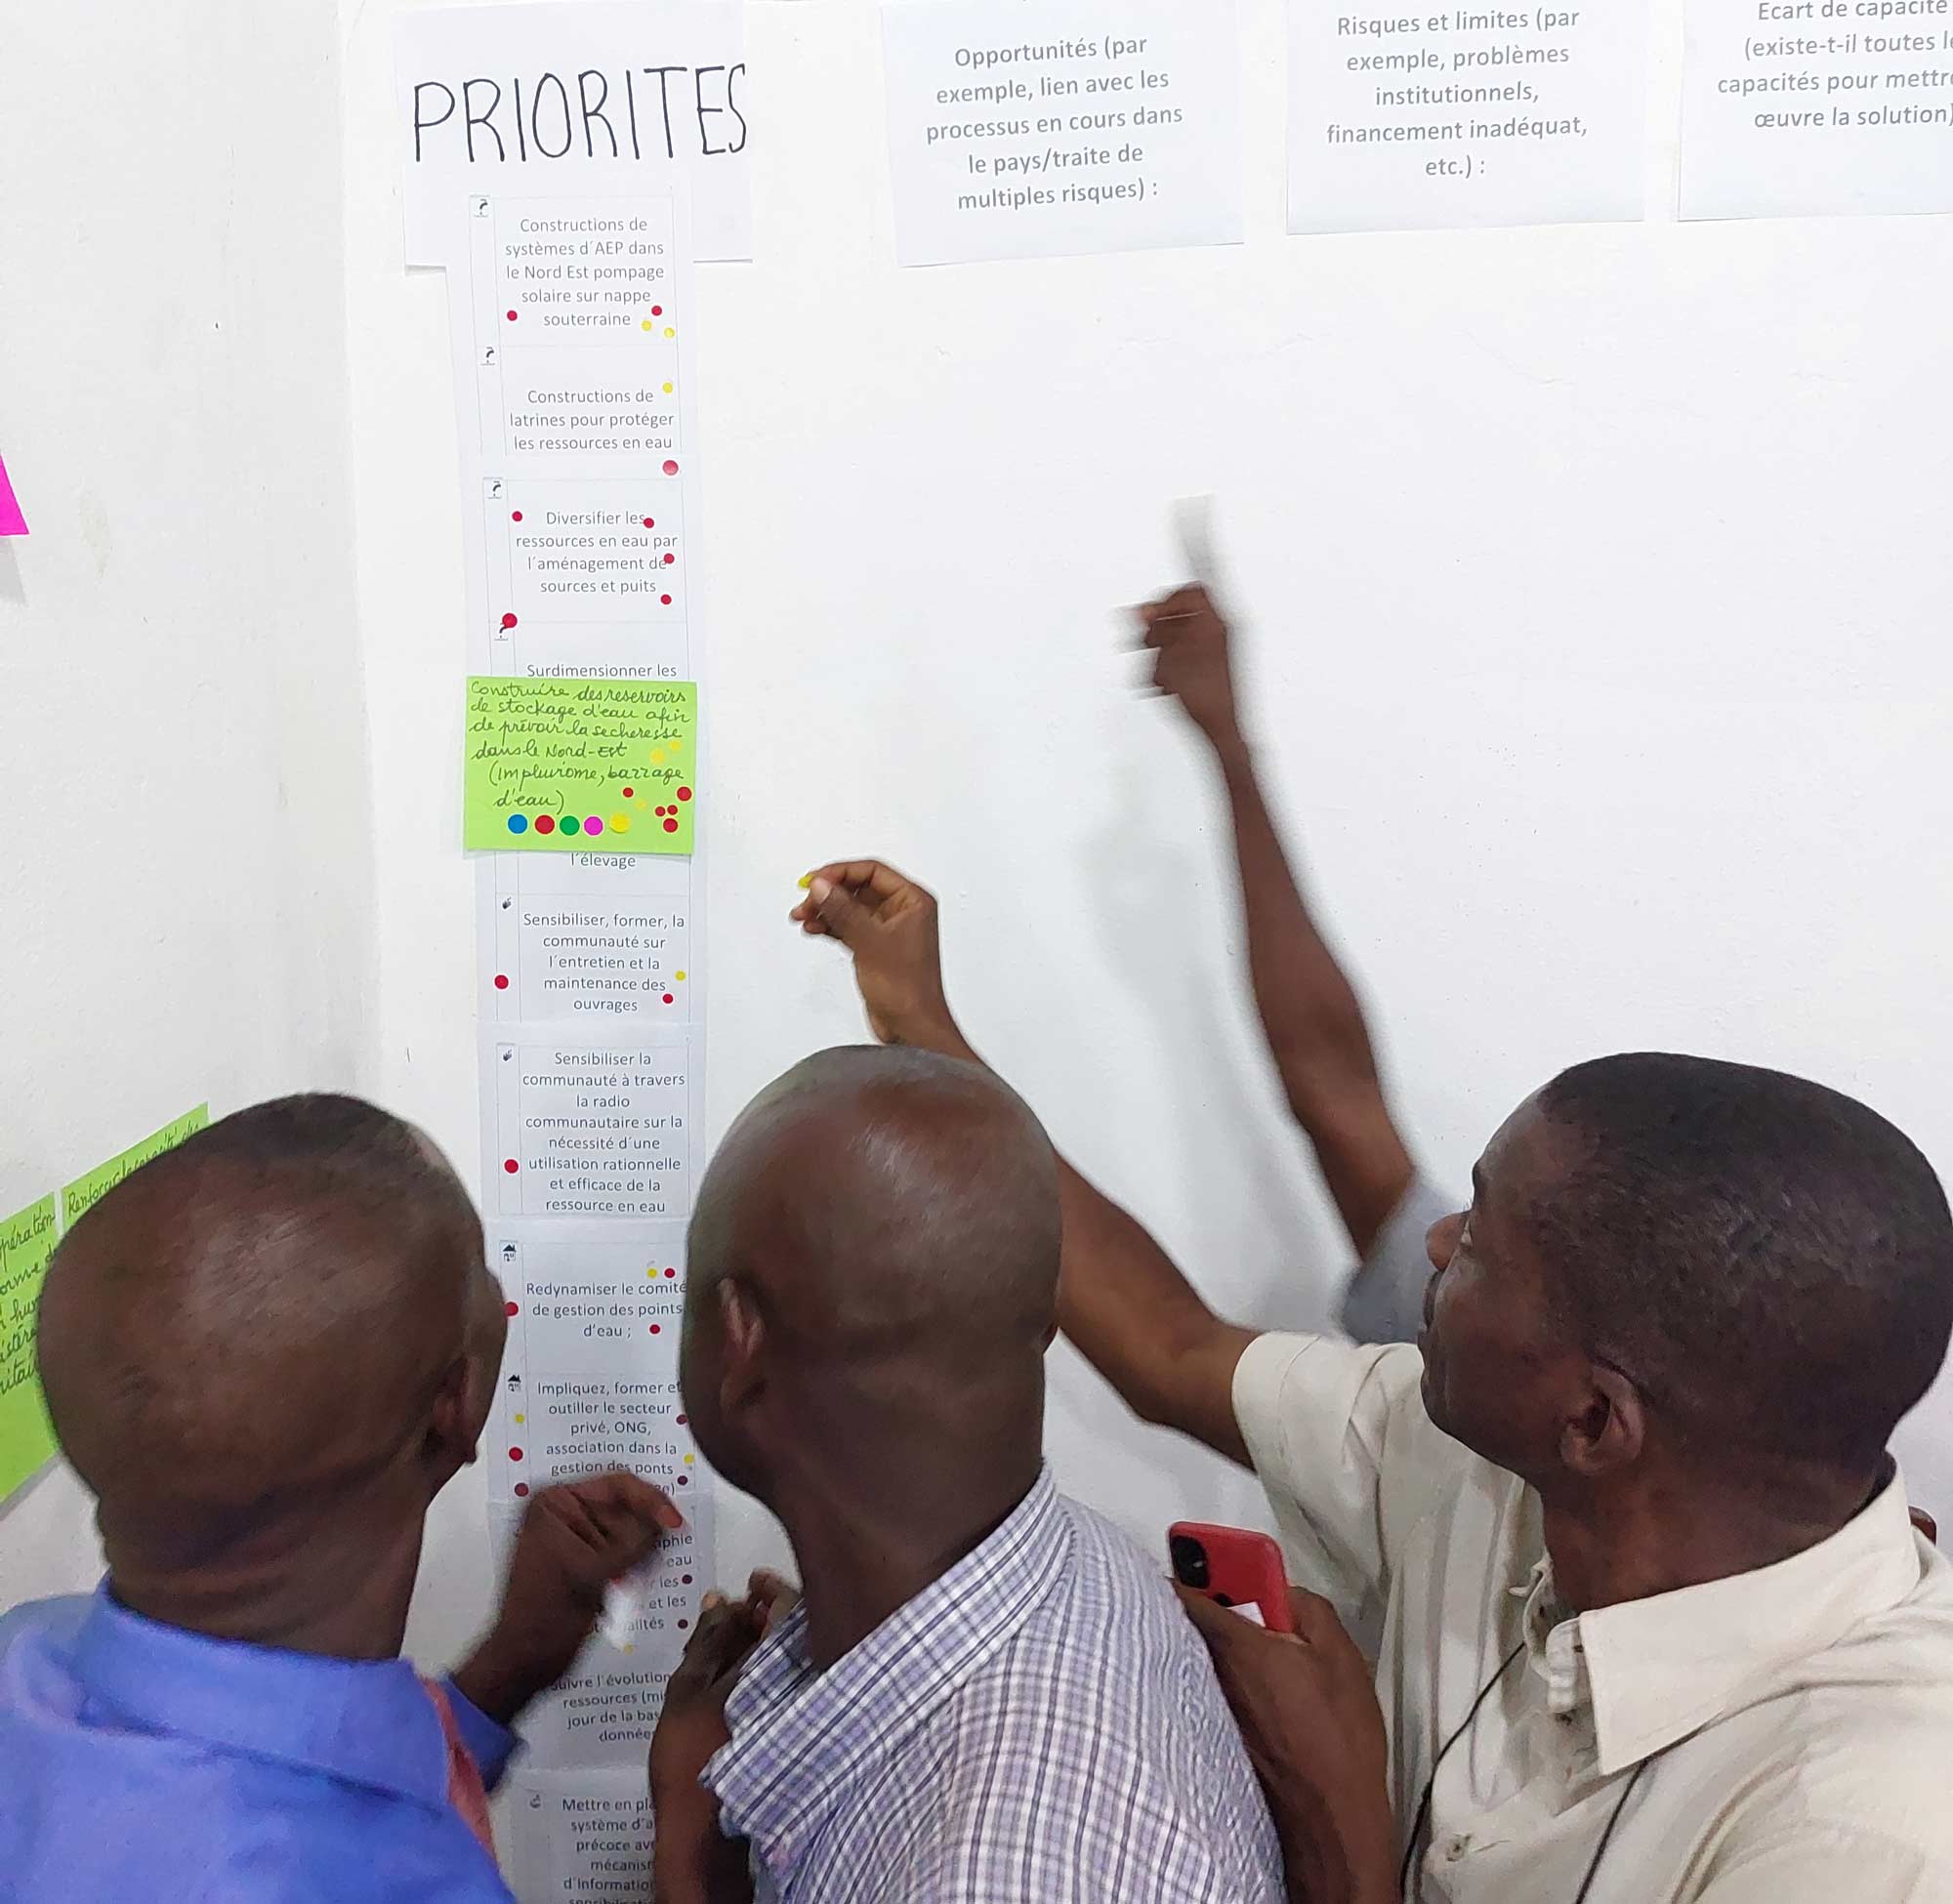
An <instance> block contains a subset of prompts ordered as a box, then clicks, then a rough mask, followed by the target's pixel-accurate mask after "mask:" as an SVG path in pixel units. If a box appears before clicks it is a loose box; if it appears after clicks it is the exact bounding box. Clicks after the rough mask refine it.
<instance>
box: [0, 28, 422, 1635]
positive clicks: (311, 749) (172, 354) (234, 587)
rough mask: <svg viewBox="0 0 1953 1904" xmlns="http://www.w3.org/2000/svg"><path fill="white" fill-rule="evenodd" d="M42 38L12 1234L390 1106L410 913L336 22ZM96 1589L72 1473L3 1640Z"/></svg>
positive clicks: (35, 148) (4, 227) (18, 291)
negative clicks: (270, 1117) (377, 734)
mask: <svg viewBox="0 0 1953 1904" xmlns="http://www.w3.org/2000/svg"><path fill="white" fill-rule="evenodd" d="M5 38H6V54H5V58H4V62H0V206H4V211H0V286H4V289H0V452H4V453H5V455H6V457H7V461H8V467H9V469H10V470H11V471H12V473H13V476H14V480H15V483H16V485H17V487H18V489H19V491H20V494H21V502H22V505H23V507H24V508H25V510H26V513H27V517H28V520H29V522H30V524H31V525H32V529H33V533H32V535H31V536H30V537H29V538H28V539H27V540H25V541H21V542H11V543H9V542H0V721H4V723H5V750H6V760H5V784H6V793H5V822H4V854H5V863H6V869H7V874H6V888H5V892H6V908H5V920H4V926H0V981H4V982H3V983H0V996H4V997H5V999H6V1001H7V1007H8V1009H7V1017H6V1029H5V1033H4V1036H0V1103H4V1105H5V1106H6V1115H5V1116H4V1118H0V1209H4V1210H13V1209H16V1208H18V1207H19V1206H20V1205H21V1204H22V1203H24V1202H26V1201H27V1200H29V1199H30V1198H32V1197H35V1196H39V1195H43V1194H45V1193H46V1192H47V1191H48V1190H49V1189H50V1188H53V1187H55V1186H57V1185H58V1184H60V1183H61V1182H62V1181H63V1180H66V1179H68V1178H70V1177H73V1176H75V1175H77V1174H79V1172H80V1171H82V1170H83V1169H85V1168H87V1167H88V1166H90V1165H93V1164H97V1163H100V1162H101V1161H102V1160H103V1158H104V1157H105V1156H108V1155H110V1154H112V1153H113V1152H114V1151H116V1150H119V1149H121V1148H122V1147H123V1146H124V1145H126V1144H129V1143H131V1142H133V1141H135V1139H136V1138H140V1137H143V1136H145V1135H146V1134H147V1133H148V1132H149V1131H151V1130H153V1129H154V1128H155V1127H156V1126H158V1125H159V1124H161V1123H163V1122H164V1121H165V1120H166V1119H168V1118H170V1117H172V1116H174V1115H175V1114H176V1113H178V1112H179V1111H182V1110H186V1109H187V1108H188V1107H189V1106H190V1105H191V1104H194V1103H196V1102H198V1101H199V1100H201V1099H203V1098H206V1097H207V1098H208V1099H209V1100H210V1103H211V1107H212V1110H213V1112H215V1113H218V1114H221V1113H222V1112H224V1111H226V1110H229V1109H233V1108H235V1107H236V1106H237V1105H239V1104H241V1103H247V1102H250V1101H251V1100H252V1099H254V1098H258V1097H270V1096H273V1095H276V1094H278V1093H281V1092H286V1091H293V1090H300V1089H309V1088H319V1087H325V1088H342V1089H343V1088H349V1087H357V1086H358V1085H360V1084H361V1083H363V1081H364V1080H363V1073H364V1069H365V1066H364V1062H363V1055H364V1051H365V1048H366V1040H367V1036H368V1029H367V1027H368V1023H369V1014H370V1010H371V1003H372V990H373V959H372V952H371V944H370V931H371V928H370V921H371V914H372V902H373V880H372V872H371V866H370V859H369V854H368V848H367V833H368V822H369V814H368V805H369V802H368V793H367V771H366V760H365V741H364V716H363V710H362V706H361V698H362V697H361V692H360V684H359V673H358V650H357V646H356V643H355V642H354V640H353V590H352V579H351V575H350V571H349V564H348V562H347V558H346V542H347V531H348V522H349V497H348V478H347V467H346V406H345V380H346V332H345V316H344V292H343V266H342V251H341V244H340V228H341V208H342V176H341V165H340V116H339V82H338V74H337V70H336V62H335V54H336V49H337V40H336V36H335V33H334V30H333V21H332V20H331V16H330V8H329V7H328V6H326V5H323V4H320V0H308V3H307V4H305V5H299V6H282V7H276V8H270V9H265V8H261V7H258V6H255V5H252V4H248V0H195V3H194V4H189V5H178V6H174V7H169V8H156V7H144V6H138V5H135V4H133V3H131V4H109V3H108V0H87V3H86V4H82V3H81V0H76V3H75V4H71V5H66V6H62V7H38V8H37V7H27V6H21V7H16V8H12V9H10V10H9V12H8V19H7V24H6V33H5ZM389 690H390V691H391V692H395V693H397V692H398V691H399V686H398V683H397V682H396V681H390V682H389ZM97 1567H98V1551H97V1548H96V1544H95V1539H94V1533H93V1528H92V1524H91V1518H90V1511H89V1504H88V1501H87V1498H86V1497H85V1496H84V1495H83V1493H82V1492H81V1490H80V1488H79V1487H78V1486H77V1485H76V1483H75V1482H74V1480H73V1478H72V1477H71V1476H70V1475H68V1474H66V1473H64V1472H60V1471H57V1472H56V1473H54V1474H52V1475H50V1476H48V1477H47V1478H45V1479H43V1480H42V1481H40V1482H39V1483H37V1484H36V1485H35V1486H34V1487H33V1488H32V1490H31V1491H30V1492H29V1493H27V1494H26V1495H25V1497H24V1498H23V1499H22V1500H21V1502H20V1503H19V1504H18V1505H16V1506H15V1507H14V1509H13V1510H12V1511H10V1512H9V1513H7V1514H6V1515H5V1516H4V1517H0V1607H4V1606H7V1605H10V1604H12V1603H13V1602H14V1601H15V1600H16V1599H20V1598H25V1597H28V1596H31V1595H33V1594H42V1593H51V1592H58V1591H65V1590H68V1589H72V1588H77V1587H86V1586H89V1585H92V1584H93V1581H94V1578H95V1575H96V1572H97Z"/></svg>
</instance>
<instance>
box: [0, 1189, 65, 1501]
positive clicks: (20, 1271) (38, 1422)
mask: <svg viewBox="0 0 1953 1904" xmlns="http://www.w3.org/2000/svg"><path fill="white" fill-rule="evenodd" d="M54 1253H55V1200H54V1198H53V1197H52V1196H45V1197H43V1198H42V1199H41V1200H40V1202H38V1203H30V1204H28V1206H27V1207H26V1209H24V1210H21V1211H19V1212H17V1213H16V1214H15V1215H13V1216H11V1217H8V1218H5V1219H0V1501H4V1500H5V1499H6V1498H7V1497H8V1495H10V1494H12V1493H13V1491H14V1490H15V1489H16V1488H17V1487H19V1486H20V1485H21V1482H22V1481H24V1480H25V1479H26V1478H27V1477H28V1475H30V1474H32V1473H33V1472H34V1471H35V1469H38V1468H40V1467H41V1466H43V1465H44V1464H45V1463H46V1462H47V1461H48V1460H49V1459H50V1458H51V1457H52V1456H53V1454H54V1451H55V1431H54V1429H53V1428H50V1427H49V1426H48V1411H47V1404H46V1403H45V1402H43V1401H42V1399H41V1378H40V1372H39V1365H38V1362H37V1360H36V1357H35V1352H34V1304H36V1303H37V1302H38V1301H39V1300H40V1295H41V1281H42V1279H43V1278H44V1277H45V1276H46V1275H47V1273H48V1259H49V1258H50V1257H51V1256H53V1255H54Z"/></svg>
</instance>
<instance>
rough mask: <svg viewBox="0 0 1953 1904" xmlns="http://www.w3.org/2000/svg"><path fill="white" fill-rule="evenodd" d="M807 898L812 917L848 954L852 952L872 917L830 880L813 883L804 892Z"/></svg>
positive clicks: (816, 880) (868, 911) (846, 890)
mask: <svg viewBox="0 0 1953 1904" xmlns="http://www.w3.org/2000/svg"><path fill="white" fill-rule="evenodd" d="M807 896H808V901H809V903H810V905H811V906H812V908H813V915H814V917H815V918H816V919H818V920H819V921H820V923H821V925H822V926H823V927H825V928H826V929H827V931H829V932H831V933H832V934H833V935H834V936H835V937H836V938H838V939H839V940H840V941H841V943H842V944H843V945H845V946H847V948H848V949H849V950H850V951H851V952H852V951H854V950H855V949H856V948H857V947H858V946H859V945H860V943H861V940H862V937H863V936H864V935H865V933H866V931H867V930H868V924H869V922H870V921H871V920H872V919H873V918H874V916H875V915H874V913H873V912H872V911H870V910H869V908H868V907H866V906H864V905H863V904H862V903H861V901H860V900H859V899H857V898H855V896H854V895H853V893H852V892H851V891H849V890H848V889H847V888H846V887H845V886H841V885H839V884H837V883H836V882H835V881H833V880H828V879H815V880H814V882H813V884H812V885H811V886H810V887H809V888H808V891H807Z"/></svg>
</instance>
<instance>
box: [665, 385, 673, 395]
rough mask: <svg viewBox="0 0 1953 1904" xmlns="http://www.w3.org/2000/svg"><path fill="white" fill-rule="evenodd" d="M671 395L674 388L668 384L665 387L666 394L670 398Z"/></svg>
mask: <svg viewBox="0 0 1953 1904" xmlns="http://www.w3.org/2000/svg"><path fill="white" fill-rule="evenodd" d="M671 393H672V387H671V386H670V385H669V384H667V385H666V386H665V394H666V395H667V396H669V395H670V394H671Z"/></svg>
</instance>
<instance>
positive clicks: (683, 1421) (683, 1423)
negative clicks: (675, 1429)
mask: <svg viewBox="0 0 1953 1904" xmlns="http://www.w3.org/2000/svg"><path fill="white" fill-rule="evenodd" d="M678 1425H679V1427H680V1428H684V1426H685V1417H684V1416H683V1415H681V1416H680V1417H679V1418H678Z"/></svg>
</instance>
